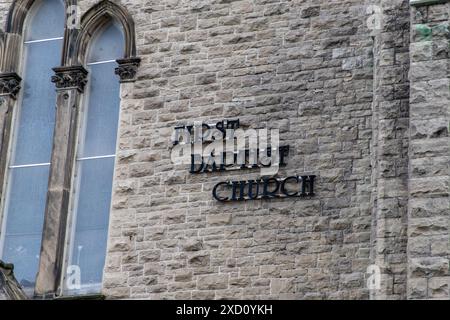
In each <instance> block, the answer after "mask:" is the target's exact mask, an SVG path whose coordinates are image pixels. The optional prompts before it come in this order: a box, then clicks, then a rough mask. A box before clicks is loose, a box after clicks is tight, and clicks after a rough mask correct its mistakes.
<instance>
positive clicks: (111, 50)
mask: <svg viewBox="0 0 450 320" xmlns="http://www.w3.org/2000/svg"><path fill="white" fill-rule="evenodd" d="M123 39H124V35H123V31H122V27H121V26H120V25H118V24H116V23H110V24H109V25H108V26H107V27H105V29H104V30H103V31H102V32H101V33H99V34H98V35H97V36H96V37H94V40H93V44H92V46H91V48H90V50H89V55H88V61H87V62H88V63H92V62H100V61H108V60H116V59H120V58H123V56H124V52H125V44H124V41H123Z"/></svg>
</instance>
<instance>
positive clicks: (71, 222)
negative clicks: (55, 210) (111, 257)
mask: <svg viewBox="0 0 450 320" xmlns="http://www.w3.org/2000/svg"><path fill="white" fill-rule="evenodd" d="M110 24H117V25H118V27H120V28H121V29H122V26H121V25H120V24H119V23H118V22H117V21H114V20H112V19H111V20H110V21H108V22H107V23H105V24H104V25H102V26H101V27H99V28H98V29H97V30H96V32H95V34H93V35H92V38H91V39H90V41H89V43H88V46H87V47H86V52H85V61H83V62H84V63H83V64H84V65H86V70H88V71H89V75H88V83H90V82H91V81H90V80H91V77H92V73H91V72H90V68H89V66H91V65H99V64H112V63H115V64H116V66H118V63H117V59H116V60H104V61H96V62H91V63H88V62H87V61H88V56H89V52H90V51H91V50H92V48H93V46H94V44H95V42H96V40H97V39H98V38H99V37H100V36H101V35H102V33H103V32H104V31H105V29H107V28H108V26H109V25H110ZM121 31H122V41H123V44H124V46H125V34H124V31H123V30H121ZM112 76H114V75H112ZM116 80H117V81H118V82H119V83H120V78H119V77H117V79H116ZM90 91H91V86H89V85H88V86H87V88H86V90H85V91H84V94H83V97H82V99H81V101H80V108H79V114H78V116H79V121H78V126H77V133H76V137H77V138H76V139H77V142H76V147H75V150H74V161H73V164H74V165H73V168H72V185H71V188H70V201H69V214H68V224H67V228H66V232H67V233H66V244H65V250H64V263H63V271H64V272H65V276H64V277H62V279H61V284H60V286H61V288H62V290H61V291H62V295H63V296H80V295H88V296H89V295H96V294H100V293H101V289H102V285H103V282H104V272H103V277H102V281H101V282H100V283H97V284H93V285H82V286H81V289H80V290H68V289H67V288H66V277H67V271H66V270H67V268H68V267H69V266H70V265H71V259H72V254H73V252H74V250H75V246H74V245H72V244H74V242H75V234H76V225H77V218H78V217H77V215H78V203H79V192H80V189H81V187H80V184H81V176H80V175H81V174H80V169H81V168H80V164H79V161H89V160H96V159H106V158H109V159H112V158H114V170H113V177H112V181H113V185H112V189H111V197H112V195H113V191H114V182H115V169H116V167H117V150H118V146H119V129H120V122H121V112H120V110H121V108H120V106H121V104H122V97H121V86H119V92H118V95H119V96H118V100H119V114H118V126H117V127H118V130H117V132H116V143H115V144H116V146H115V154H114V155H105V156H99V157H86V158H79V151H80V150H82V148H83V145H84V143H85V140H86V131H87V130H86V129H87V125H88V121H87V120H88V115H89V102H90V94H91V92H90ZM111 211H112V199H111V201H110V205H109V215H111ZM110 222H111V219H109V225H110ZM109 229H110V226H109V227H108V231H107V232H108V238H109ZM107 245H108V244H107V243H106V246H107ZM106 255H107V252H105V257H106ZM104 267H105V266H104ZM104 267H103V268H104Z"/></svg>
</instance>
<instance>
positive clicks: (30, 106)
mask: <svg viewBox="0 0 450 320" xmlns="http://www.w3.org/2000/svg"><path fill="white" fill-rule="evenodd" d="M61 47H62V40H56V41H49V42H39V43H31V44H27V45H26V55H27V57H26V66H27V67H26V70H25V75H24V81H23V89H22V90H23V101H22V105H21V106H20V108H19V113H18V122H16V123H17V126H18V127H17V128H16V132H17V134H16V137H17V138H16V143H15V152H14V157H13V159H12V164H13V165H26V164H36V163H49V162H50V158H51V152H52V144H53V131H54V127H55V112H56V91H55V86H54V84H52V83H51V82H50V79H51V77H52V75H53V74H54V72H53V71H52V68H54V67H56V66H58V65H59V61H60V57H61Z"/></svg>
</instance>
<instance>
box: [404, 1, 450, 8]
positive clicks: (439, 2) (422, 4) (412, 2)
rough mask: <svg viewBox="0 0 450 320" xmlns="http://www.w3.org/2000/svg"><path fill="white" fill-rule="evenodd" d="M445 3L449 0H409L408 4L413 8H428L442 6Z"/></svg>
mask: <svg viewBox="0 0 450 320" xmlns="http://www.w3.org/2000/svg"><path fill="white" fill-rule="evenodd" d="M446 2H450V0H409V4H410V5H411V6H415V7H419V6H430V5H433V4H442V3H446Z"/></svg>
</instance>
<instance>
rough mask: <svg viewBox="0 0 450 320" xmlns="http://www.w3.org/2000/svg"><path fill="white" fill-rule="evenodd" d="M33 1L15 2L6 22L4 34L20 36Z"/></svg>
mask: <svg viewBox="0 0 450 320" xmlns="http://www.w3.org/2000/svg"><path fill="white" fill-rule="evenodd" d="M34 2H35V0H15V1H14V2H13V4H12V5H11V8H10V10H9V13H8V18H7V20H6V28H5V32H7V33H14V34H19V35H21V34H22V33H23V27H24V22H25V19H26V17H27V14H28V12H29V11H30V8H31V7H32V5H33V3H34Z"/></svg>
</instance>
